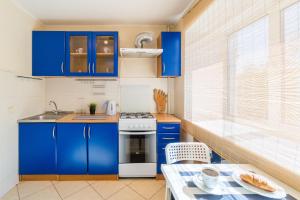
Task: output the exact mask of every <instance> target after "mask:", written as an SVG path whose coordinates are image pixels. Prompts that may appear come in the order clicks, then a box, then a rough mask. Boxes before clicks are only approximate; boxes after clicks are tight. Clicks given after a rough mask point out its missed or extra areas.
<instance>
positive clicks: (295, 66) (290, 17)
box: [282, 2, 300, 127]
mask: <svg viewBox="0 0 300 200" xmlns="http://www.w3.org/2000/svg"><path fill="white" fill-rule="evenodd" d="M282 21H283V24H282V25H283V31H282V33H283V36H282V38H283V44H284V46H283V49H284V61H283V63H284V69H283V84H282V90H283V95H282V110H283V115H282V119H283V121H284V122H285V123H287V124H289V125H292V126H298V127H300V120H299V119H300V2H298V3H295V4H293V5H292V6H290V7H288V8H286V9H284V10H283V12H282Z"/></svg>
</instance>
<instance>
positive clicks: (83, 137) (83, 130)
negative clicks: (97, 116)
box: [83, 126, 85, 139]
mask: <svg viewBox="0 0 300 200" xmlns="http://www.w3.org/2000/svg"><path fill="white" fill-rule="evenodd" d="M83 138H84V139H85V126H84V127H83Z"/></svg>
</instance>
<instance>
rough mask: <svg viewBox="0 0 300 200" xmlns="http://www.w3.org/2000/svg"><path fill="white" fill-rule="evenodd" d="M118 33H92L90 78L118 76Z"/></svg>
mask: <svg viewBox="0 0 300 200" xmlns="http://www.w3.org/2000/svg"><path fill="white" fill-rule="evenodd" d="M118 40H119V39H118V32H93V37H92V49H93V52H92V54H93V55H92V69H91V70H92V71H91V74H92V76H111V77H117V76H118V52H119V51H118V48H119V47H118Z"/></svg>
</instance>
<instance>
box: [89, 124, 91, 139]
mask: <svg viewBox="0 0 300 200" xmlns="http://www.w3.org/2000/svg"><path fill="white" fill-rule="evenodd" d="M88 137H89V139H90V138H91V127H90V126H89V130H88Z"/></svg>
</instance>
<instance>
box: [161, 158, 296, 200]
mask: <svg viewBox="0 0 300 200" xmlns="http://www.w3.org/2000/svg"><path fill="white" fill-rule="evenodd" d="M204 166H211V165H199V164H198V165H197V164H174V165H163V166H162V171H163V174H164V176H165V179H166V181H167V183H168V185H169V187H170V190H171V192H172V194H173V196H174V197H175V199H176V200H270V198H267V197H263V196H260V195H257V194H254V193H252V192H250V191H248V190H246V189H244V188H243V187H241V186H240V185H239V184H237V183H236V182H235V181H234V180H233V179H232V177H231V175H232V173H233V171H234V170H236V169H237V168H240V165H235V164H214V165H213V166H214V167H216V168H218V169H219V170H220V172H221V176H220V181H221V182H222V184H223V185H224V186H225V187H226V189H225V191H224V194H223V195H212V194H207V193H205V192H204V191H202V190H200V189H199V188H197V186H196V185H195V184H194V183H193V180H192V179H193V176H194V175H196V174H200V171H201V168H202V167H204ZM284 200H296V198H294V197H293V196H291V195H290V194H287V196H286V197H285V198H284Z"/></svg>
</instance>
